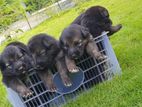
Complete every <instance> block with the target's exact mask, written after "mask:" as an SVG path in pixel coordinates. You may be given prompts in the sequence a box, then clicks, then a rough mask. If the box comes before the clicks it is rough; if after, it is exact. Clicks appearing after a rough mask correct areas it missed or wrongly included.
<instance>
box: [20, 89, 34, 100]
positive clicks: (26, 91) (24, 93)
mask: <svg viewBox="0 0 142 107" xmlns="http://www.w3.org/2000/svg"><path fill="white" fill-rule="evenodd" d="M32 94H33V91H31V90H30V89H28V88H22V89H21V91H20V95H21V96H22V97H25V98H26V97H30V96H31V95H32Z"/></svg>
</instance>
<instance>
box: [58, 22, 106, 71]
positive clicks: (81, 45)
mask: <svg viewBox="0 0 142 107" xmlns="http://www.w3.org/2000/svg"><path fill="white" fill-rule="evenodd" d="M60 46H61V48H62V49H63V51H64V53H65V54H66V56H65V57H66V58H65V60H66V64H67V68H68V70H69V71H70V72H77V71H78V68H77V67H76V65H75V61H74V59H77V58H79V57H81V56H82V55H83V54H84V51H86V52H87V53H88V54H89V55H91V56H92V57H93V58H94V60H95V59H98V60H104V59H106V58H107V57H106V56H105V55H103V54H101V53H100V52H99V50H98V48H97V46H96V43H95V42H94V41H93V37H92V35H91V34H90V33H89V30H88V29H87V28H85V27H83V26H80V25H77V24H72V25H70V26H69V27H67V28H65V29H64V30H63V32H62V34H61V37H60Z"/></svg>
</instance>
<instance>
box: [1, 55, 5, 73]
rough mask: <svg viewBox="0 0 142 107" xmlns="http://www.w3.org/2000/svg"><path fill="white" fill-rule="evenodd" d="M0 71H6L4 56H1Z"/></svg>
mask: <svg viewBox="0 0 142 107" xmlns="http://www.w3.org/2000/svg"><path fill="white" fill-rule="evenodd" d="M0 70H1V71H3V70H4V63H3V61H2V55H0Z"/></svg>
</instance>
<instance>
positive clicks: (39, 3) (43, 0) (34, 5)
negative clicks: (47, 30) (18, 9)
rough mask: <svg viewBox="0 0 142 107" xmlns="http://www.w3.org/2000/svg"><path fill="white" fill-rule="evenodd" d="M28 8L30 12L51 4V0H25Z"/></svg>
mask: <svg viewBox="0 0 142 107" xmlns="http://www.w3.org/2000/svg"><path fill="white" fill-rule="evenodd" d="M24 3H25V4H26V10H27V11H28V12H30V13H32V12H35V11H37V10H40V9H42V8H43V7H46V6H48V5H49V4H51V3H52V2H51V0H24Z"/></svg>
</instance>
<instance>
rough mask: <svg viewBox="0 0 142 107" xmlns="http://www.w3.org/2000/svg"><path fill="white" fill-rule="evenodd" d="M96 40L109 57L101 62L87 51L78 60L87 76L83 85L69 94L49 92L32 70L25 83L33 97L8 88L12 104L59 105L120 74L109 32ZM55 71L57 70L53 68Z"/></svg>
mask: <svg viewBox="0 0 142 107" xmlns="http://www.w3.org/2000/svg"><path fill="white" fill-rule="evenodd" d="M94 41H96V43H97V46H98V47H99V51H100V52H101V53H103V54H105V55H107V56H108V58H107V59H106V60H104V61H101V62H99V61H97V60H96V61H94V60H93V59H92V58H91V57H90V56H89V55H87V54H86V53H85V54H84V55H83V56H82V57H81V58H80V59H78V60H76V64H77V66H79V67H80V68H81V69H82V70H83V72H84V77H85V79H84V81H83V83H82V85H81V86H80V87H79V88H78V89H76V90H75V91H74V92H72V93H69V94H59V93H56V92H49V91H48V90H47V89H46V87H45V86H44V84H43V82H42V81H41V79H40V78H39V76H38V75H37V74H36V72H32V73H31V74H29V80H28V82H27V83H25V84H26V85H27V87H29V88H30V89H31V90H32V91H33V92H34V94H33V95H32V96H31V97H28V98H22V97H20V96H19V95H18V94H17V93H16V92H14V91H13V90H12V89H10V88H7V92H8V99H9V101H10V102H11V104H12V105H13V106H14V107H59V106H61V105H62V104H65V103H67V102H68V101H71V100H72V99H74V98H76V97H77V96H78V95H79V94H80V93H82V92H84V91H86V90H88V89H89V88H91V87H92V86H94V85H96V84H98V83H100V82H103V81H106V80H109V79H112V77H113V76H114V75H116V74H120V73H121V68H120V66H119V63H118V61H117V58H116V56H115V53H114V51H113V49H112V47H111V44H110V42H109V39H108V37H107V33H106V32H104V33H102V35H100V36H99V37H97V38H95V39H94ZM106 62H109V63H107V65H108V67H107V69H106V68H104V63H106ZM53 72H56V71H55V70H53Z"/></svg>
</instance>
